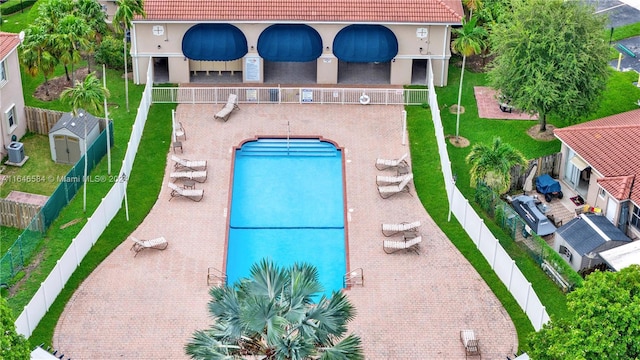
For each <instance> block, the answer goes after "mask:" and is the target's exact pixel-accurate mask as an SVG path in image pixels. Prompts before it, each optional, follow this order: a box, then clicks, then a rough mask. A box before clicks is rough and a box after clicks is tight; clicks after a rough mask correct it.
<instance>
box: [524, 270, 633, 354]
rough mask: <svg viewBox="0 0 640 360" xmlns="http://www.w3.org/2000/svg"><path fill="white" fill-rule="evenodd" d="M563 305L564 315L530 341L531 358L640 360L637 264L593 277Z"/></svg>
mask: <svg viewBox="0 0 640 360" xmlns="http://www.w3.org/2000/svg"><path fill="white" fill-rule="evenodd" d="M567 307H568V309H569V311H568V316H567V317H563V318H559V319H554V318H552V319H551V321H550V322H549V323H547V324H546V325H545V326H544V327H543V328H542V330H540V331H539V332H537V333H533V334H532V335H531V336H530V337H529V339H528V343H529V346H530V350H529V351H527V352H528V353H529V355H530V356H531V358H532V359H537V360H552V359H553V360H555V359H576V360H587V359H639V358H640V341H639V339H640V266H638V265H632V266H630V267H627V268H624V269H622V270H620V271H619V272H610V271H606V272H600V271H596V272H594V273H592V274H591V275H589V276H587V278H586V280H585V281H584V283H583V286H582V287H580V288H578V289H576V290H575V291H573V292H571V293H569V294H568V295H567Z"/></svg>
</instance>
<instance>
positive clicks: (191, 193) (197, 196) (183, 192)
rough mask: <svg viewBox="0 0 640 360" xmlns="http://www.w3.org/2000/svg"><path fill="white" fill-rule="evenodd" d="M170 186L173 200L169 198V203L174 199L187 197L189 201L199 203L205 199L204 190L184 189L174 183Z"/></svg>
mask: <svg viewBox="0 0 640 360" xmlns="http://www.w3.org/2000/svg"><path fill="white" fill-rule="evenodd" d="M168 185H169V188H170V189H171V198H169V201H171V199H173V198H174V197H185V198H187V199H189V200H193V201H196V202H198V201H200V200H202V198H203V197H204V190H203V189H183V188H181V187H180V186H178V185H176V184H174V183H168Z"/></svg>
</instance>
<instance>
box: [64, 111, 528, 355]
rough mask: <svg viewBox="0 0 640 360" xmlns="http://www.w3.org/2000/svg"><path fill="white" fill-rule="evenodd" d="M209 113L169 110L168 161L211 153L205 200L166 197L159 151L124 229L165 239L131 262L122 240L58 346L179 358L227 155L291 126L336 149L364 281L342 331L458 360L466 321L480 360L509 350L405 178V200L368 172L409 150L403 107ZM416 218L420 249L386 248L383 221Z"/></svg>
mask: <svg viewBox="0 0 640 360" xmlns="http://www.w3.org/2000/svg"><path fill="white" fill-rule="evenodd" d="M219 107H220V106H218V105H180V106H179V107H178V109H177V112H176V116H177V118H178V120H179V121H181V122H182V124H183V126H184V128H185V129H186V135H187V140H185V141H182V143H183V150H184V153H182V154H181V153H180V151H179V150H178V153H177V155H178V156H180V157H183V158H186V159H190V160H207V161H208V167H207V171H208V179H207V181H206V182H205V183H203V184H200V183H196V188H198V189H204V199H203V200H202V201H201V202H192V201H189V200H188V199H184V198H174V199H173V200H172V201H171V202H169V198H170V191H169V189H168V187H167V186H166V182H167V181H168V178H169V175H168V174H169V172H170V171H171V170H172V168H173V162H172V161H170V155H171V154H173V152H170V153H167V160H168V161H167V166H166V171H165V180H164V182H165V186H163V189H162V190H161V192H160V194H159V198H158V201H157V203H156V204H155V205H154V207H153V209H152V211H151V212H150V213H149V215H148V216H147V218H146V219H145V220H144V222H143V223H142V224H141V225H140V226H139V228H138V229H136V231H135V232H134V233H133V235H134V236H136V237H138V238H140V239H149V238H155V237H158V236H164V237H165V238H166V239H167V240H168V241H169V247H168V248H167V249H166V250H164V251H156V250H153V249H149V250H145V251H143V252H141V253H140V254H138V256H137V257H136V258H134V257H133V255H134V254H133V253H132V252H130V251H129V248H130V247H131V241H129V240H126V241H124V242H123V243H122V244H121V245H120V246H118V247H117V248H116V249H115V250H114V252H113V253H112V254H110V255H109V257H108V258H107V259H105V261H104V262H103V263H102V264H100V265H99V266H98V267H97V268H96V270H95V271H94V272H93V273H92V274H91V275H90V276H89V277H88V278H87V279H86V281H85V282H84V283H83V284H82V285H81V286H80V287H79V289H78V290H77V291H76V293H75V294H74V295H73V296H72V298H71V299H70V301H69V302H68V304H67V306H66V308H65V310H64V312H63V314H62V316H61V318H60V321H59V322H58V324H57V326H56V330H55V334H54V344H53V346H54V347H55V348H56V349H59V350H60V351H61V352H62V353H64V354H65V356H69V357H71V358H73V359H114V358H120V359H187V358H188V357H187V356H186V355H185V354H184V350H183V347H184V344H185V343H186V342H187V341H188V339H189V338H190V337H191V335H192V333H193V332H194V331H195V330H197V329H205V328H207V327H208V326H209V325H210V323H211V321H212V320H211V319H210V318H209V316H208V312H207V303H208V301H209V299H210V296H209V295H208V286H207V281H206V275H207V268H208V267H214V268H217V269H222V263H223V255H224V253H225V251H224V248H225V236H226V224H227V217H226V216H227V214H228V209H227V206H228V200H229V190H230V188H229V185H230V184H229V182H230V169H231V156H232V152H231V150H232V148H233V147H234V146H237V145H238V144H239V143H240V142H241V141H242V140H244V139H248V138H253V137H255V136H256V135H264V136H268V135H286V134H287V130H288V129H287V128H288V124H289V126H290V130H291V136H292V137H295V136H296V135H321V136H323V137H324V138H326V139H329V140H333V141H335V142H336V143H337V144H338V145H340V146H342V147H344V148H345V159H346V165H345V167H346V170H345V171H346V184H347V189H346V194H347V207H348V209H349V215H348V219H349V222H348V237H349V253H350V256H349V259H348V261H349V264H350V267H351V269H355V268H363V269H364V277H365V283H364V286H363V287H355V288H353V289H351V290H348V291H347V294H348V296H349V298H350V300H351V301H352V302H353V304H354V305H355V307H356V310H357V315H356V318H355V320H354V321H352V322H351V323H350V326H349V328H350V331H352V332H354V333H356V334H358V335H359V336H360V337H361V338H362V340H363V346H364V350H365V356H366V358H367V359H464V356H465V354H464V348H463V347H462V344H461V342H460V337H459V332H460V330H463V329H473V330H474V331H475V333H476V336H477V337H478V338H479V339H480V349H481V351H482V355H483V358H485V359H504V358H505V356H506V355H508V354H511V353H512V352H513V351H515V350H516V349H517V347H518V343H517V335H516V331H515V328H514V326H513V323H512V322H511V320H510V318H509V316H508V314H507V313H506V311H505V310H504V309H503V307H502V306H501V304H500V302H499V301H498V300H497V298H496V297H495V296H494V295H493V293H492V292H491V290H490V289H489V288H488V286H487V285H486V284H485V283H484V281H483V280H482V279H481V277H480V276H479V274H478V273H477V272H476V271H475V270H474V269H473V267H472V266H471V265H470V264H469V263H468V262H467V261H466V259H464V257H463V256H462V255H461V254H460V253H459V252H458V250H457V249H456V248H455V246H453V245H452V244H451V242H450V241H449V240H448V239H447V238H446V236H445V235H444V234H443V233H442V232H441V231H440V229H439V228H438V227H437V226H436V225H435V223H434V222H433V221H432V220H431V218H430V217H429V215H428V214H427V213H426V211H425V210H424V208H423V207H422V205H421V203H420V201H419V199H418V197H417V196H416V195H415V190H414V188H413V186H412V188H411V195H409V194H407V193H402V194H398V195H396V196H393V197H391V198H389V199H382V198H380V196H379V195H378V192H377V189H376V184H375V176H376V175H379V174H383V173H384V172H381V171H378V170H377V169H376V168H375V166H374V164H375V159H376V158H377V157H386V158H394V157H399V156H400V155H402V154H403V153H405V152H408V151H409V147H408V145H402V144H401V141H402V114H401V112H402V110H403V108H402V106H360V105H319V104H299V105H277V104H274V105H271V104H266V105H246V104H242V105H241V109H240V110H239V111H234V113H233V114H232V115H231V117H230V119H229V121H228V122H221V121H217V120H214V119H213V114H215V113H216V112H217V110H219ZM150 121H152V119H150ZM425 121H430V119H425ZM169 148H170V139H167V149H169ZM136 161H144V160H143V159H137V160H136ZM129 191H135V189H129ZM129 206H135V204H129ZM415 220H420V221H421V222H422V227H421V228H420V232H421V233H422V235H423V238H424V241H423V243H422V245H421V251H420V255H415V254H412V253H403V252H400V253H395V254H391V255H388V254H385V253H384V252H383V250H382V241H383V239H384V237H383V235H382V234H381V231H380V224H381V223H382V222H390V223H394V222H403V221H415Z"/></svg>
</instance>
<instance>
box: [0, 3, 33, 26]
mask: <svg viewBox="0 0 640 360" xmlns="http://www.w3.org/2000/svg"><path fill="white" fill-rule="evenodd" d="M17 1H18V0H13V2H17ZM8 3H9V2H7V3H5V5H6V4H8ZM29 10H31V9H30V8H26V9H24V11H23V12H20V11H18V12H16V13H13V14H10V15H2V24H1V25H0V31H4V32H10V33H14V34H17V33H19V32H20V31H22V30H24V29H26V28H27V27H28V26H29V24H31V23H32V21H31V20H32V19H31V18H30V17H29ZM3 14H4V12H3Z"/></svg>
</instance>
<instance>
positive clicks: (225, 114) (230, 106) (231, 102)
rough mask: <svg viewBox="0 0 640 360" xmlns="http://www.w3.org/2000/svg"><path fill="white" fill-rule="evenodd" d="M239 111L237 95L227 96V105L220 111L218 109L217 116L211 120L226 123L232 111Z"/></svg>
mask: <svg viewBox="0 0 640 360" xmlns="http://www.w3.org/2000/svg"><path fill="white" fill-rule="evenodd" d="M239 109H240V107H239V106H238V95H236V94H229V99H228V100H227V103H226V104H225V105H224V107H223V108H222V109H220V111H218V113H217V114H215V115H214V116H213V118H214V119H220V120H224V121H225V122H226V121H227V120H229V116H231V113H232V112H233V110H239Z"/></svg>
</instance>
